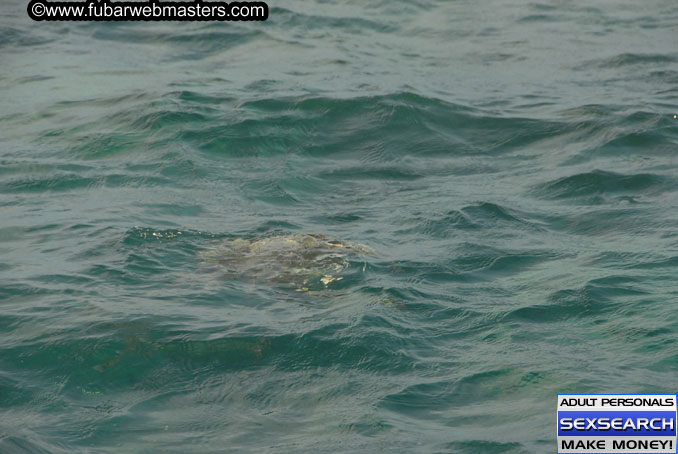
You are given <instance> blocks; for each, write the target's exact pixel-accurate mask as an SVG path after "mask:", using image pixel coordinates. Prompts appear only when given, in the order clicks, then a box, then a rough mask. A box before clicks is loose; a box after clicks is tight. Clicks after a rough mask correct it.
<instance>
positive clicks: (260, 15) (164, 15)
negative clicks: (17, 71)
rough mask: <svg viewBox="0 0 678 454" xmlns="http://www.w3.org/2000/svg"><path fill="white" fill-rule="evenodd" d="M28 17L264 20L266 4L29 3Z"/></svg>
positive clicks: (33, 0) (96, 0) (196, 0)
mask: <svg viewBox="0 0 678 454" xmlns="http://www.w3.org/2000/svg"><path fill="white" fill-rule="evenodd" d="M28 15H29V16H30V17H31V19H33V20H36V21H43V20H44V21H264V20H266V19H268V5H267V4H266V3H264V2H231V3H226V2H220V1H214V2H212V1H210V2H208V1H202V0H193V1H180V2H170V1H167V2H163V1H161V0H148V1H111V0H87V1H81V2H78V1H75V2H73V1H70V2H61V1H49V0H31V2H30V3H29V4H28Z"/></svg>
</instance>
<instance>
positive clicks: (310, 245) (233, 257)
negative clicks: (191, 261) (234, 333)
mask: <svg viewBox="0 0 678 454" xmlns="http://www.w3.org/2000/svg"><path fill="white" fill-rule="evenodd" d="M374 253H375V252H374V251H373V250H372V249H370V248H368V247H366V246H362V245H359V244H348V243H344V242H342V241H339V240H337V239H333V238H328V237H326V236H325V235H319V234H307V233H294V234H287V235H271V236H265V237H259V238H251V239H245V238H236V239H230V240H226V241H223V242H222V243H220V244H219V245H217V246H214V247H210V248H208V249H205V250H203V251H202V252H200V254H199V255H200V258H201V259H202V260H203V262H205V263H209V264H213V265H215V266H218V269H219V270H220V271H222V272H224V273H225V275H226V277H232V278H237V279H245V280H251V281H252V282H255V283H257V282H262V281H263V282H267V283H271V284H277V285H279V286H283V287H287V288H292V289H294V290H296V291H309V290H322V289H326V288H329V287H330V286H331V284H332V283H334V282H337V281H340V280H342V279H343V278H344V277H343V276H342V275H341V273H342V271H344V270H346V269H347V268H349V265H350V264H351V262H354V263H355V261H358V260H361V259H362V261H363V267H362V269H363V271H364V269H365V261H364V256H365V255H373V254H374Z"/></svg>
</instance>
